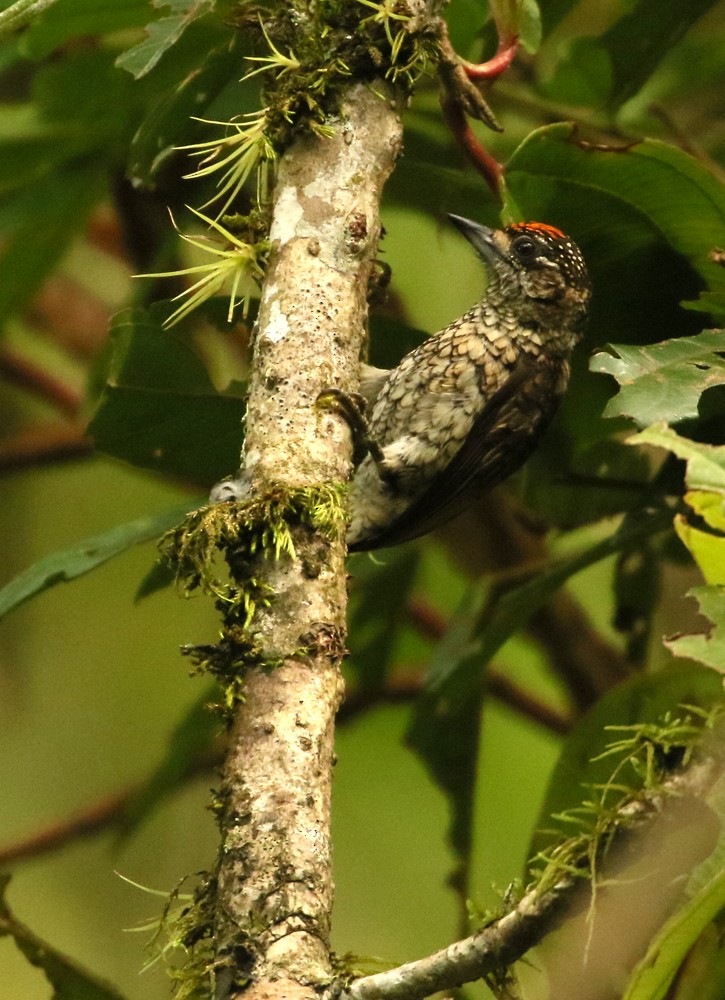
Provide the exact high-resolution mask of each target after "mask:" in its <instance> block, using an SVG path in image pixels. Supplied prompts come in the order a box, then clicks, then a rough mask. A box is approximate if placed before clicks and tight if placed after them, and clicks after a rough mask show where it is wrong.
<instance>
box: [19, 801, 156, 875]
mask: <svg viewBox="0 0 725 1000" xmlns="http://www.w3.org/2000/svg"><path fill="white" fill-rule="evenodd" d="M135 791H136V789H135V788H128V789H125V790H124V791H122V792H117V793H115V794H114V795H107V796H105V797H104V798H102V799H99V800H98V801H96V802H93V803H91V805H88V806H84V807H83V808H82V809H79V810H78V812H75V813H73V814H72V815H70V816H67V817H65V818H64V819H61V820H58V822H57V823H50V824H49V825H48V826H44V827H42V828H41V829H39V830H36V831H35V833H31V834H29V835H28V836H27V837H22V838H21V839H19V840H16V841H13V842H12V843H10V844H6V845H5V846H4V847H2V848H0V865H8V864H11V863H12V862H18V861H30V860H33V859H35V858H39V857H43V856H44V855H47V854H51V853H53V852H54V851H58V850H60V849H61V848H62V847H65V846H66V845H68V844H74V843H76V842H77V841H78V840H81V839H82V838H83V837H89V836H92V835H93V834H96V833H102V832H103V831H104V830H107V829H108V828H109V827H112V826H115V825H116V824H117V823H120V821H121V820H122V819H123V817H124V815H125V812H126V808H127V806H128V803H129V802H130V801H131V799H132V798H133V796H134V793H135Z"/></svg>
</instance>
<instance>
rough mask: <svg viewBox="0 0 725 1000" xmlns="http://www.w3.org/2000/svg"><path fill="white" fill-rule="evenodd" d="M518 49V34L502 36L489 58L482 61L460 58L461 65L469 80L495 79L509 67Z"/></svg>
mask: <svg viewBox="0 0 725 1000" xmlns="http://www.w3.org/2000/svg"><path fill="white" fill-rule="evenodd" d="M518 50H519V36H518V35H514V36H513V38H502V39H501V40H500V41H499V43H498V51H497V53H496V55H495V56H493V57H492V58H491V59H488V60H487V61H486V62H482V63H470V62H466V61H465V60H463V59H462V60H461V65H462V66H463V68H464V70H465V71H466V76H467V77H468V79H469V80H495V79H496V77H497V76H501V74H502V73H503V72H504V71H505V70H507V69H508V68H509V66H510V65H511V63H512V62H513V60H514V56H515V55H516V53H517V52H518Z"/></svg>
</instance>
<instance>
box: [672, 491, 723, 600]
mask: <svg viewBox="0 0 725 1000" xmlns="http://www.w3.org/2000/svg"><path fill="white" fill-rule="evenodd" d="M720 502H721V504H722V500H721V501H720ZM675 531H676V532H677V537H678V538H679V539H680V541H681V542H682V544H683V545H685V546H686V547H687V548H688V549H689V550H690V553H691V555H692V558H693V559H694V560H695V562H696V563H697V565H698V567H699V570H700V572H701V573H702V575H703V577H704V578H705V583H710V584H723V585H725V535H714V534H712V533H711V532H709V531H702V530H701V529H700V528H697V527H695V525H693V524H690V522H689V521H687V520H686V519H685V518H684V517H682V515H681V514H678V515H677V517H675Z"/></svg>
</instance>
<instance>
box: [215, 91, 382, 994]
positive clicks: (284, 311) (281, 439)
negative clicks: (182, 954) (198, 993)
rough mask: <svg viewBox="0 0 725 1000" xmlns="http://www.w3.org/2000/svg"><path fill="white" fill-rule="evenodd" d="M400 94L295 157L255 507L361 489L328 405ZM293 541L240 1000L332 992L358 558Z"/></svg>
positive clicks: (276, 601)
mask: <svg viewBox="0 0 725 1000" xmlns="http://www.w3.org/2000/svg"><path fill="white" fill-rule="evenodd" d="M392 97H393V95H392V92H391V91H390V89H389V88H388V87H387V86H386V85H384V84H378V85H377V86H376V87H375V89H372V88H370V87H367V86H364V85H355V86H352V87H351V88H350V89H349V91H348V93H347V95H346V97H345V100H344V102H343V111H342V114H341V115H340V118H339V120H337V121H333V122H332V123H331V124H333V125H334V127H335V135H334V137H332V138H320V137H317V136H314V135H306V136H304V137H301V138H299V139H298V140H297V141H296V142H295V143H294V144H293V145H292V146H291V147H290V148H289V149H288V150H287V151H286V152H285V153H284V155H283V156H282V158H281V162H280V165H279V173H278V180H277V184H276V188H275V195H274V215H273V222H272V228H271V241H272V253H271V259H270V263H269V268H268V273H267V277H266V281H265V285H264V289H263V292H262V300H261V304H260V311H259V320H258V329H257V331H256V337H255V343H254V359H253V375H252V379H251V387H250V394H249V402H248V410H247V437H246V453H245V469H246V473H247V475H248V478H249V480H250V482H251V488H252V492H253V493H257V494H259V493H265V492H267V491H269V489H270V488H273V487H274V485H275V484H281V485H283V486H285V487H305V486H313V485H315V484H319V483H330V482H338V483H339V482H343V481H345V480H346V479H347V478H348V475H349V472H350V467H351V465H350V459H351V448H350V440H349V431H348V429H347V427H346V425H345V424H344V422H343V421H342V420H341V419H340V418H339V417H338V416H335V415H332V414H330V413H329V412H324V411H322V412H321V411H319V410H317V409H316V408H315V405H314V404H315V400H316V399H317V396H318V395H319V393H320V392H321V390H322V389H324V388H325V387H327V386H331V385H334V386H340V387H341V388H343V389H346V390H354V389H356V388H357V384H356V383H357V371H358V362H359V359H360V355H361V352H362V349H363V342H364V335H365V320H366V313H367V298H366V295H367V287H368V281H369V278H370V275H371V272H372V269H373V266H374V259H375V256H376V253H377V247H378V241H379V238H380V221H379V205H380V197H381V191H382V186H383V184H384V182H385V180H386V178H387V177H388V175H389V173H390V171H391V170H392V168H393V164H394V162H395V159H396V157H397V155H398V153H399V152H400V147H401V125H400V120H399V117H398V114H397V111H396V109H395V105H394V102H393V100H392ZM293 535H294V542H295V550H296V555H295V558H290V557H288V556H284V555H283V556H282V557H281V558H279V559H278V560H274V558H272V557H270V556H269V554H266V556H265V557H264V558H262V559H260V561H259V565H258V566H256V567H255V575H256V577H257V579H258V580H259V579H261V580H262V581H263V582H264V583H266V584H267V585H268V586H270V587H271V588H272V591H273V594H274V597H273V598H272V601H271V603H270V605H269V607H267V608H263V609H261V610H259V611H258V612H257V614H256V616H255V618H254V621H253V622H252V632H253V633H254V634H255V638H256V640H257V641H258V642H259V654H260V656H259V658H260V664H259V665H258V666H252V667H249V668H247V673H246V681H245V688H244V702H243V704H241V705H240V706H239V709H238V711H237V713H236V717H235V719H234V722H233V725H232V731H231V747H230V750H229V754H228V757H227V760H226V764H225V767H224V785H223V792H222V793H223V799H224V813H223V816H222V821H221V825H222V838H223V843H222V848H221V853H220V861H219V865H218V870H217V874H218V897H217V919H216V928H215V932H216V938H217V955H218V961H219V967H218V969H217V972H216V980H217V996H219V997H224V998H233V997H237V996H239V995H240V994H241V992H242V990H245V994H246V996H247V997H250V998H251V997H254V998H258V997H270V996H274V997H291V996H295V997H297V996H300V997H301V996H309V997H312V996H315V994H316V990H317V991H319V989H320V987H321V986H323V985H325V984H326V983H328V982H329V981H330V979H331V968H330V955H329V928H330V909H331V905H332V877H331V866H330V784H331V769H332V762H333V722H334V714H335V711H336V709H337V706H338V704H339V701H340V698H341V694H342V681H341V676H340V672H339V665H340V660H341V658H342V655H343V652H344V641H345V611H346V577H345V568H344V558H345V550H344V542H343V540H342V537H341V538H340V539H339V540H337V541H334V540H331V539H329V538H325V537H321V536H315V535H314V534H313V533H312V532H311V531H309V529H302V528H299V529H294V530H293ZM280 659H281V660H282V662H281V663H278V665H274V666H271V665H269V664H270V663H271V662H272V661H279V660H280ZM245 987H246V989H245Z"/></svg>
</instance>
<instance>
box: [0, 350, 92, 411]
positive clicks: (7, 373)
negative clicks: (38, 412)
mask: <svg viewBox="0 0 725 1000" xmlns="http://www.w3.org/2000/svg"><path fill="white" fill-rule="evenodd" d="M0 375H3V376H4V377H5V378H6V379H8V380H9V381H10V382H13V383H15V385H19V386H20V387H21V388H23V389H27V391H28V392H32V393H34V394H35V395H36V396H40V398H41V399H44V400H45V401H46V402H48V403H51V404H52V405H53V406H55V407H56V409H58V410H60V411H61V412H62V413H66V414H68V416H70V417H74V416H75V415H76V414H77V413H78V410H79V409H80V406H81V403H82V402H83V397H82V396H81V394H80V393H79V392H76V390H75V389H73V388H71V386H69V385H68V383H67V382H63V381H62V380H61V379H59V378H58V377H57V376H56V375H52V374H51V373H50V372H49V371H47V370H46V369H45V368H41V367H40V365H38V364H36V363H35V361H31V359H30V358H28V357H26V356H25V355H24V354H21V353H20V351H16V350H14V349H13V348H12V347H8V346H7V345H4V346H3V347H2V348H0Z"/></svg>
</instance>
